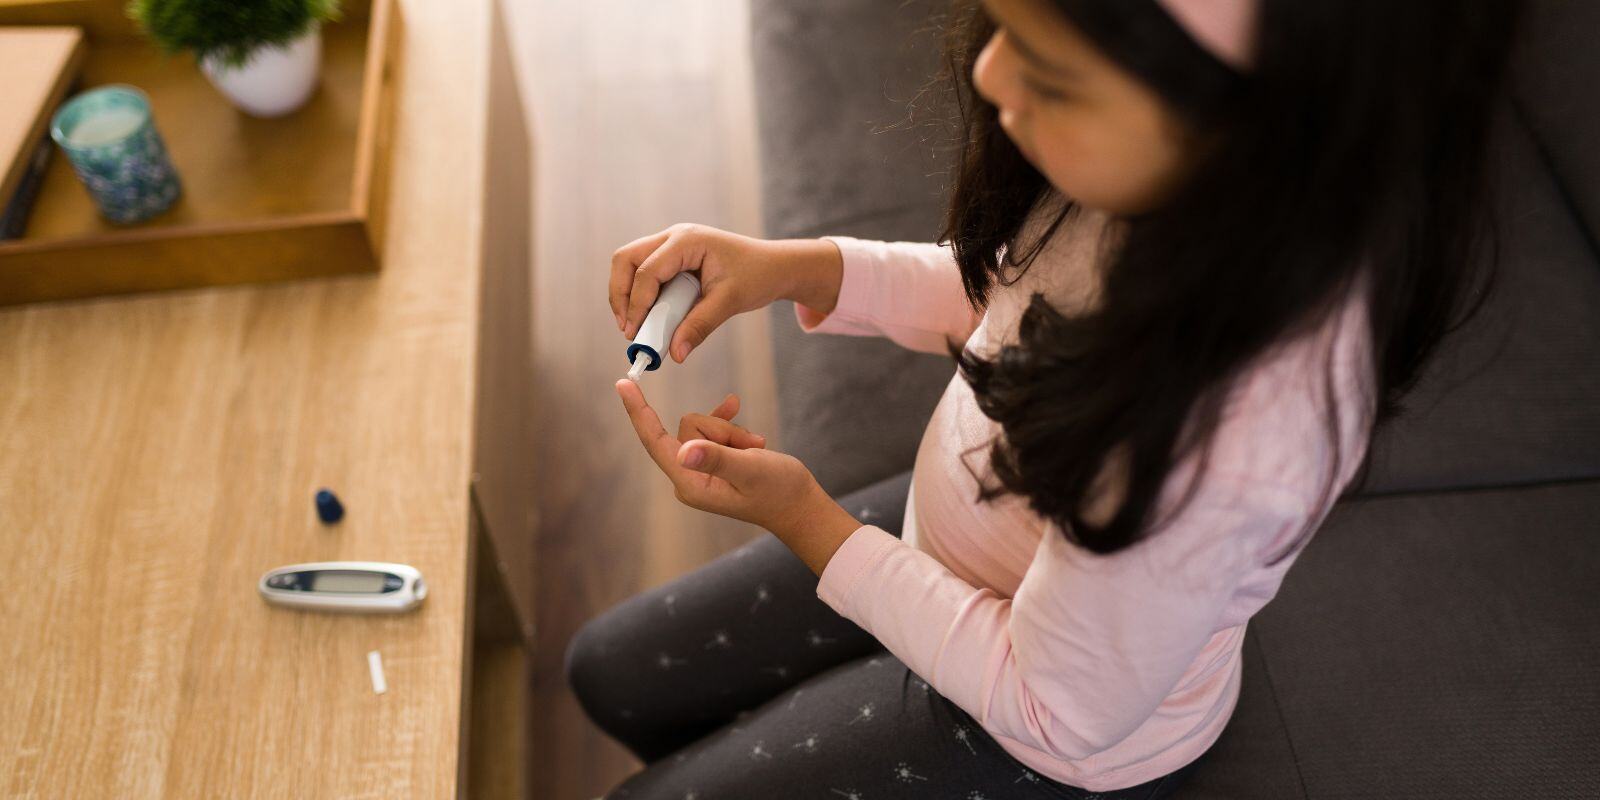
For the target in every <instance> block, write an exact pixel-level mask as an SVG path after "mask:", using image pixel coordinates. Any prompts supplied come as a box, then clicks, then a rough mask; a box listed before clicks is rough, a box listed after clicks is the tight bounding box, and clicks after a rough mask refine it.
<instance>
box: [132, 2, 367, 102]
mask: <svg viewBox="0 0 1600 800" xmlns="http://www.w3.org/2000/svg"><path fill="white" fill-rule="evenodd" d="M128 16H130V17H132V18H133V19H134V21H136V22H138V23H139V26H140V27H141V28H143V29H144V31H145V33H146V34H148V35H149V36H150V38H151V39H152V40H154V41H155V43H156V45H157V46H159V47H160V48H161V49H163V50H165V51H167V52H169V53H177V52H181V51H188V52H190V53H193V54H194V56H195V58H196V59H197V60H198V61H199V63H200V70H201V71H202V72H204V73H205V75H206V77H207V78H209V79H211V83H212V85H214V86H216V87H217V88H218V89H219V90H221V91H222V93H223V94H224V95H227V97H228V99H229V100H231V101H233V104H234V105H236V106H238V107H239V108H240V109H241V110H243V111H245V112H246V113H248V114H253V115H255V116H258V117H276V116H281V115H283V114H287V113H289V112H291V111H294V110H295V109H297V108H299V107H300V106H301V105H304V104H305V102H306V100H307V99H308V98H310V97H311V92H312V90H313V89H315V88H316V83H317V74H318V71H319V70H320V68H321V63H322V23H324V22H327V21H329V20H333V19H337V18H338V16H339V0H131V2H129V3H128Z"/></svg>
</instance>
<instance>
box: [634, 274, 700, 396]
mask: <svg viewBox="0 0 1600 800" xmlns="http://www.w3.org/2000/svg"><path fill="white" fill-rule="evenodd" d="M699 299H700V279H699V278H696V277H695V276H693V275H690V274H689V273H687V272H680V273H678V274H677V275H675V276H673V278H672V280H670V281H667V282H666V283H665V284H663V285H662V287H661V294H659V295H657V296H656V304H655V305H653V306H651V307H650V313H649V314H647V315H645V318H644V324H643V325H640V326H639V333H638V334H637V335H635V336H634V337H633V343H632V344H629V345H628V363H629V364H630V366H629V368H628V380H631V381H634V382H638V380H639V376H641V375H643V374H644V373H646V372H649V371H650V370H653V369H659V368H660V367H661V362H662V361H664V360H665V359H666V355H667V346H668V345H670V344H672V334H673V333H675V332H676V331H677V330H678V325H679V323H682V322H683V318H684V317H686V316H688V315H689V309H690V308H691V307H693V306H694V303H695V301H696V300H699Z"/></svg>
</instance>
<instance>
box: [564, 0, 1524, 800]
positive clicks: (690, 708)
mask: <svg viewBox="0 0 1600 800" xmlns="http://www.w3.org/2000/svg"><path fill="white" fill-rule="evenodd" d="M1515 16H1516V0H1485V1H1484V2H1479V3H1475V4H1471V7H1470V8H1469V7H1467V6H1463V5H1461V4H1459V3H1455V2H1451V1H1450V0H1408V1H1407V2H1404V3H1391V2H1387V0H984V2H983V3H981V5H978V6H976V7H974V8H972V9H970V13H967V14H965V15H964V16H963V17H962V18H961V20H960V23H959V24H958V25H956V26H955V28H954V31H955V37H956V38H955V40H954V49H953V52H952V55H953V58H952V59H951V65H952V72H953V75H952V77H953V79H954V81H955V85H956V91H955V93H954V96H955V99H956V101H957V102H958V107H959V108H960V110H961V115H962V122H963V126H964V129H965V138H966V140H965V146H964V148H963V149H962V151H961V155H960V159H959V163H958V165H957V169H956V173H955V184H954V187H953V193H952V198H951V204H950V210H949V214H948V217H947V219H946V223H945V227H944V231H943V234H942V236H941V242H942V243H941V244H919V243H906V242H896V243H885V242H873V241H863V240H858V239H852V238H846V237H827V238H824V239H821V240H808V241H760V240H755V239H750V238H746V237H742V236H736V235H732V234H729V233H725V232H722V231H717V230H712V229H708V228H704V227H700V226H694V225H678V226H674V227H672V228H669V229H667V230H665V231H662V232H660V233H657V234H655V235H653V236H648V237H645V238H643V239H640V240H638V241H636V242H633V243H631V244H629V245H627V246H625V247H623V248H622V249H620V250H618V251H617V253H616V255H615V257H614V259H613V263H612V271H611V280H610V297H609V300H610V305H611V309H612V312H613V314H614V315H615V317H616V320H617V325H618V327H619V328H620V329H621V330H622V333H623V334H624V335H625V336H628V337H631V336H632V335H633V334H634V332H635V330H636V329H637V327H638V326H639V324H640V323H641V321H642V320H643V318H644V315H645V314H646V312H647V311H648V310H649V308H650V305H651V303H652V302H653V300H654V299H655V297H656V295H657V292H658V291H659V288H660V286H661V284H663V283H664V282H666V281H667V280H670V279H671V278H672V276H674V275H675V274H677V273H678V272H680V271H685V270H695V271H698V273H699V275H700V278H701V281H702V283H703V286H704V288H703V296H702V299H701V300H700V302H699V303H698V305H697V306H696V307H695V308H694V310H693V311H692V312H691V314H690V316H689V317H688V318H687V319H686V320H685V322H684V323H683V325H682V326H681V327H680V329H679V330H678V332H677V334H676V336H675V337H674V341H673V342H672V345H671V348H670V355H671V357H672V358H673V359H675V360H677V361H680V362H681V361H682V360H683V359H684V358H685V357H687V356H688V355H689V353H690V352H691V351H692V350H693V348H694V347H696V346H697V345H699V344H700V343H701V342H703V341H704V340H705V338H706V337H707V336H708V335H709V334H711V332H713V331H714V330H715V329H716V328H717V327H718V326H719V325H720V324H721V323H722V322H724V321H726V320H727V319H728V318H729V317H730V316H732V315H734V314H737V313H740V312H743V311H747V310H751V309H755V308H760V307H762V306H765V305H767V304H768V303H771V302H773V301H775V300H778V299H789V300H793V301H795V303H796V304H797V305H796V311H797V316H798V318H799V324H800V325H801V327H802V328H804V329H805V330H807V331H812V332H825V333H838V334H851V335H878V336H887V337H889V338H890V339H892V340H894V341H896V342H898V343H900V344H901V345H903V346H905V347H908V348H911V349H914V350H921V351H927V352H935V353H950V354H951V355H953V356H954V357H955V359H956V362H957V364H958V366H959V370H958V374H957V375H956V376H955V377H954V378H953V379H952V380H951V382H950V384H949V387H948V388H947V390H946V391H945V393H944V396H943V398H942V399H941V400H940V402H939V405H938V407H937V409H936V410H935V412H934V414H933V418H932V419H931V420H930V421H929V423H928V427H927V431H926V433H925V434H924V437H923V440H922V445H921V448H920V450H919V451H918V453H917V456H916V461H915V465H914V468H913V469H912V470H911V472H910V473H909V476H908V477H907V478H903V479H898V480H891V481H887V482H885V483H882V484H878V485H876V486H873V487H869V488H868V489H866V490H863V492H860V493H857V494H855V495H852V496H850V497H847V498H844V499H843V500H842V501H840V502H835V501H834V500H833V499H831V498H829V497H828V496H827V495H826V494H825V493H824V492H823V491H822V490H821V489H820V488H819V487H818V485H817V483H816V481H815V480H814V479H813V478H812V476H811V473H810V472H808V471H807V469H806V468H805V466H804V465H802V464H801V463H800V462H799V461H797V460H796V459H794V458H792V457H790V456H786V455H783V454H780V453H776V452H771V451H768V450H766V449H765V448H764V444H765V441H764V439H763V438H762V437H760V436H758V435H756V434H754V433H751V432H749V431H746V430H744V429H742V428H740V427H739V426H737V425H735V424H734V423H733V422H732V420H733V418H734V416H735V414H736V413H737V411H738V401H737V398H735V397H732V396H730V397H729V398H728V400H726V401H725V402H724V403H723V404H722V405H720V406H719V407H718V408H716V409H715V410H713V411H712V412H711V413H710V414H705V415H701V414H689V415H687V416H685V417H683V418H682V420H681V422H680V424H679V427H678V430H677V431H676V435H674V434H673V433H672V432H669V431H668V430H666V429H665V428H664V427H663V426H662V424H661V421H660V420H659V419H658V417H657V415H656V413H655V412H654V411H653V410H652V409H651V408H650V407H649V406H648V405H647V404H646V402H645V398H644V396H643V394H642V393H641V391H640V389H639V387H638V386H637V385H635V384H633V383H630V382H628V381H622V382H619V383H618V384H617V390H618V393H619V394H620V395H621V397H622V402H623V405H624V407H625V408H626V411H627V413H628V415H629V417H630V418H631V420H632V423H633V425H634V427H635V429H636V430H637V431H638V434H639V438H640V441H641V442H642V443H643V445H644V447H645V450H646V451H647V452H648V453H649V455H650V457H651V458H652V459H654V461H655V463H656V464H657V465H658V466H659V467H660V468H661V470H662V471H663V472H664V473H665V474H666V476H667V477H668V478H669V479H670V480H671V481H672V484H673V486H674V487H675V488H676V490H677V496H678V498H679V499H680V500H681V501H682V502H684V503H686V504H688V505H690V506H693V507H695V508H699V509H704V510H707V511H711V512H714V513H718V514H723V515H727V516H730V517H735V518H738V519H741V520H745V521H748V522H752V523H754V524H756V525H759V526H761V527H763V528H765V529H766V530H768V531H770V532H771V533H772V534H773V537H770V538H763V539H762V540H760V541H757V542H754V543H752V544H750V545H747V546H746V547H744V548H742V549H740V550H737V551H735V552H733V553H731V554H729V555H727V556H724V557H723V558H721V559H719V560H717V561H715V562H714V563H712V564H710V565H708V566H706V567H704V568H702V569H700V570H699V571H697V572H695V573H693V574H691V575H688V576H686V577H684V578H681V579H679V580H677V581H675V582H674V583H672V584H669V585H667V586H665V587H662V588H660V589H657V590H655V591H652V592H649V593H646V594H644V595H641V596H639V597H636V598H634V599H632V600H630V601H628V602H626V603H624V604H622V605H621V606H619V607H618V608H616V609H613V610H612V611H610V612H608V613H606V614H605V615H603V616H602V617H600V618H599V619H597V620H595V621H593V622H591V623H590V624H589V625H588V626H586V627H585V629H584V630H583V631H582V632H580V634H579V635H578V636H577V638H576V639H575V640H574V642H573V644H572V649H571V650H570V651H569V653H568V667H569V677H570V680H571V681H572V684H573V687H574V689H575V691H576V693H577V695H578V697H579V699H580V701H581V702H582V703H583V705H584V706H585V708H586V709H587V710H588V712H589V714H590V715H591V716H592V717H593V719H594V721H595V722H596V723H597V724H598V725H600V726H601V727H602V728H604V729H605V730H606V731H608V732H609V733H611V734H612V735H613V736H615V737H616V738H617V739H619V740H620V741H622V742H623V743H624V744H626V745H627V746H628V747H629V748H631V749H632V750H633V751H634V752H635V753H636V754H637V755H638V756H639V757H640V758H641V759H643V760H644V761H645V762H647V764H648V766H647V767H646V768H645V769H644V770H643V771H642V772H640V773H639V774H637V775H635V776H634V777H633V778H631V779H630V780H628V781H627V782H626V783H624V784H623V785H622V786H620V787H618V788H617V789H616V790H615V791H614V792H613V793H612V794H611V795H610V796H611V797H615V798H685V797H699V798H707V799H709V798H724V797H731V798H789V797H795V798H800V797H807V798H821V797H843V798H864V799H865V800H880V798H886V797H950V798H1013V797H1016V798H1033V797H1084V796H1086V794H1085V793H1086V792H1093V793H1096V794H1095V795H1094V796H1097V797H1103V798H1113V797H1115V798H1154V797H1163V796H1166V795H1168V794H1169V793H1171V792H1172V791H1173V790H1174V789H1175V787H1176V786H1177V785H1178V784H1179V783H1180V782H1181V781H1182V780H1183V778H1184V777H1185V776H1186V775H1187V774H1188V773H1189V771H1190V770H1192V769H1193V768H1194V767H1195V766H1196V765H1197V764H1198V763H1199V761H1198V759H1200V758H1201V756H1202V755H1203V754H1204V753H1205V752H1206V751H1207V750H1208V748H1210V746H1211V745H1212V744H1213V743H1214V742H1215V741H1216V740H1217V738H1218V736H1219V735H1221V733H1222V731H1223V729H1224V727H1225V726H1226V725H1227V723H1228V720H1229V717H1230V714H1231V713H1232V711H1233V707H1234V703H1235V702H1236V700H1237V698H1238V695H1239V686H1240V680H1241V668H1240V664H1241V655H1240V648H1241V644H1242V642H1243V639H1244V633H1245V627H1246V623H1247V622H1248V621H1249V620H1250V618H1251V616H1253V615H1254V614H1255V613H1256V612H1257V611H1259V610H1260V609H1261V608H1262V607H1263V606H1264V605H1265V604H1266V603H1267V602H1268V601H1270V600H1271V599H1272V597H1273V595H1274V594H1275V593H1276V591H1277V589H1278V586H1279V585H1280V583H1281V581H1282V580H1283V578H1284V574H1285V572H1286V571H1287V570H1288V569H1289V567H1290V565H1291V564H1293V563H1294V560H1295V558H1296V556H1297V555H1298V554H1299V552H1300V551H1301V549H1302V548H1303V547H1304V545H1305V543H1306V542H1307V540H1308V539H1309V537H1310V536H1311V535H1312V533H1313V532H1315V530H1316V529H1317V527H1318V525H1319V524H1320V523H1321V521H1322V520H1323V518H1324V517H1325V515H1326V514H1327V513H1328V511H1329V509H1330V507H1331V506H1332V504H1333V503H1334V501H1335V500H1336V499H1337V498H1338V497H1339V495H1340V494H1341V493H1342V492H1343V491H1344V490H1345V489H1347V488H1348V487H1349V486H1351V485H1352V484H1353V483H1354V482H1355V480H1356V476H1357V473H1358V472H1359V469H1358V467H1359V465H1360V464H1361V463H1362V462H1363V459H1364V456H1365V452H1366V448H1367V443H1368V441H1369V439H1370V437H1371V435H1372V431H1373V429H1374V427H1375V426H1377V425H1379V424H1381V423H1383V422H1385V421H1386V420H1387V419H1388V418H1390V417H1392V416H1393V415H1394V414H1395V413H1397V412H1398V410H1399V405H1398V399H1399V398H1400V397H1401V396H1402V395H1403V393H1404V392H1405V390H1406V389H1408V388H1409V386H1410V385H1411V383H1412V382H1413V380H1414V377H1415V376H1416V375H1417V372H1418V370H1419V368H1420V367H1421V366H1422V365H1423V363H1425V361H1426V359H1427V357H1428V356H1429V354H1430V353H1431V352H1432V351H1433V349H1434V346H1435V344H1436V343H1437V342H1438V340H1439V338H1440V337H1441V336H1442V335H1443V334H1444V333H1445V332H1446V331H1447V330H1448V329H1449V328H1450V327H1451V325H1452V324H1455V323H1457V322H1458V321H1459V320H1460V319H1461V318H1462V317H1463V316H1464V313H1463V312H1466V313H1470V311H1467V309H1468V308H1469V303H1468V302H1467V301H1468V300H1469V299H1470V298H1471V297H1472V295H1473V294H1478V295H1479V296H1480V297H1481V292H1480V291H1478V288H1479V285H1480V284H1479V283H1478V281H1477V278H1479V277H1481V276H1483V275H1487V274H1488V273H1487V272H1486V271H1483V270H1482V269H1481V268H1482V267H1485V266H1487V265H1488V264H1489V262H1488V260H1487V259H1485V258H1483V257H1482V256H1483V251H1485V250H1486V248H1483V247H1482V241H1481V239H1482V238H1483V237H1482V236H1481V235H1480V232H1481V231H1482V230H1483V229H1484V225H1485V220H1486V216H1485V214H1484V212H1483V208H1484V202H1485V195H1486V190H1485V186H1484V184H1485V176H1484V172H1485V170H1484V166H1483V164H1484V161H1485V158H1486V151H1487V148H1486V145H1485V142H1486V139H1487V137H1488V129H1489V120H1490V117H1491V110H1492V108H1493V106H1494V103H1495V100H1496V98H1497V94H1496V89H1497V86H1498V83H1499V80H1500V75H1501V72H1502V68H1503V62H1504V60H1505V51H1506V50H1507V47H1508V43H1509V38H1510V35H1511V34H1510V31H1511V29H1512V27H1513V25H1512V23H1513V21H1514V18H1515ZM886 509H895V512H894V513H893V514H885V513H884V512H885V510H886ZM901 509H903V516H902V514H901V513H900V510H901ZM869 511H870V512H874V513H873V515H872V516H870V518H869V516H868V512H869ZM1351 579H1352V581H1356V580H1359V576H1351ZM1351 590H1352V591H1359V586H1357V585H1352V587H1351Z"/></svg>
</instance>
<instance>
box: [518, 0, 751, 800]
mask: <svg viewBox="0 0 1600 800" xmlns="http://www.w3.org/2000/svg"><path fill="white" fill-rule="evenodd" d="M745 13H746V12H745V4H744V3H742V2H733V1H732V0H651V2H646V3H642V2H638V1H637V0H584V2H581V3H578V2H570V0H522V2H512V3H507V15H508V23H509V25H510V33H511V39H512V43H513V50H514V55H515V56H516V59H517V67H518V73H519V80H520V82H521V86H522V90H523V92H524V95H525V105H526V106H527V108H528V113H529V115H530V117H531V120H530V121H531V124H532V128H531V130H532V131H533V137H534V153H535V176H534V183H535V190H534V191H535V198H536V200H535V211H534V221H533V224H534V226H535V227H534V258H535V262H534V272H535V281H534V283H535V286H534V302H533V307H534V314H535V315H536V319H535V331H536V332H535V342H534V347H535V354H536V363H537V366H538V374H537V377H536V381H537V384H538V387H539V388H538V408H537V409H536V410H535V413H536V414H537V415H538V419H539V422H538V430H539V431H540V432H541V434H540V437H539V445H538V460H539V464H540V467H541V474H540V478H539V505H540V512H539V522H538V530H539V541H538V544H537V552H538V559H537V561H538V574H537V576H536V582H537V597H538V600H537V603H538V615H537V616H538V635H537V641H536V652H535V653H534V654H533V658H534V662H535V665H534V673H535V674H534V682H533V686H532V689H531V692H530V702H531V704H532V707H531V708H530V710H529V713H530V715H531V717H532V718H533V729H532V731H531V734H530V735H531V737H532V740H531V741H532V750H533V752H534V754H535V755H534V757H533V758H534V761H533V763H532V764H531V765H530V769H529V780H530V782H531V784H532V788H533V796H534V797H536V798H562V799H563V800H565V799H566V798H591V797H596V796H598V795H600V794H601V793H603V792H604V791H606V790H607V789H609V788H610V787H611V786H613V785H614V784H615V783H616V782H617V781H618V780H620V779H621V778H622V777H624V776H625V775H627V774H628V773H630V772H631V771H633V770H634V769H636V768H637V764H636V763H635V762H634V761H633V760H632V759H631V758H630V757H629V756H628V755H627V754H626V752H624V751H623V750H622V749H621V748H619V747H618V746H616V745H614V744H612V743H611V742H610V741H608V740H606V739H605V738H604V737H603V736H601V735H600V734H599V733H598V732H597V731H596V730H595V729H594V728H592V727H591V726H590V725H589V724H588V721H587V720H586V719H585V718H584V716H583V714H582V712H581V711H580V710H579V709H578V708H577V706H576V704H575V702H574V701H573V699H572V696H571V694H570V693H569V692H568V691H567V689H566V685H565V683H564V681H563V678H562V674H561V660H562V653H563V651H564V649H565V647H566V642H567V640H568V638H569V637H570V636H571V635H572V633H573V631H575V630H576V629H577V628H578V626H580V625H581V624H582V623H583V621H584V620H586V619H588V618H589V617H590V616H591V615H593V614H595V613H596V612H598V611H600V610H603V609H605V608H606V607H608V606H610V605H612V604H613V603H616V602H617V601H619V600H621V599H623V598H624V597H627V596H628V595H630V594H633V593H634V592H637V591H639V590H641V589H644V588H646V587H649V586H653V585H656V584H659V583H662V582H664V581H666V580H669V579H670V578H672V577H674V576H676V575H678V574H680V573H682V572H684V571H686V570H689V569H692V568H693V567H695V566H697V565H699V564H701V563H704V562H705V561H707V560H709V559H711V558H712V557H713V556H715V555H716V554H718V553H721V552H723V551H725V550H727V549H729V548H731V547H733V546H735V545H737V544H739V543H740V542H743V541H745V540H747V539H749V538H750V537H751V536H753V535H755V533H756V531H755V530H754V529H753V528H750V527H748V526H745V525H742V524H740V523H735V522H732V521H729V520H726V519H722V518H717V517H712V516H709V515H706V514H703V513H701V512H698V511H693V510H690V509H686V508H683V507H681V506H679V505H677V504H676V502H675V501H674V500H673V497H672V492H671V487H670V486H669V485H668V484H667V482H666V480H665V479H664V478H663V477H661V475H660V473H659V472H657V471H656V469H655V468H654V466H653V465H652V464H651V463H650V462H649V461H648V460H647V458H646V457H645V455H644V452H643V451H642V450H641V449H640V447H639V444H638V440H637V439H636V438H635V437H634V435H633V433H632V429H631V428H630V427H629V426H628V424H627V419H626V417H624V415H623V414H622V410H621V405H620V403H619V401H618V400H617V397H616V394H615V392H614V390H613V389H612V383H613V382H614V381H616V379H617V378H619V377H621V375H622V373H623V371H624V370H625V368H626V366H627V363H626V359H625V357H624V355H623V348H624V346H625V344H626V342H625V341H624V340H623V339H622V337H621V334H619V333H618V332H617V330H616V328H615V325H614V324H613V321H612V318H611V314H610V312H609V311H608V309H607V307H606V304H605V286H606V270H607V267H608V265H609V257H610V254H611V252H612V251H613V250H615V249H616V248H617V247H619V246H620V245H622V244H624V243H626V242H628V241H630V240H632V239H634V238H637V237H639V236H643V235H645V234H648V233H653V232H655V231H657V230H659V229H661V228H664V227H666V226H668V225H671V224H672V223H675V222H682V221H693V222H701V223H705V224H709V225H714V226H717V227H722V228H727V229H731V230H735V231H738V232H741V233H749V234H759V233H760V231H759V219H760V214H759V207H758V205H757V191H756V190H757V172H756V156H755V141H754V121H753V119H752V108H751V106H752V102H751V96H750V87H749V57H748V54H747V52H746V39H747V35H746V20H745ZM643 385H644V387H645V394H646V396H647V397H648V398H649V399H650V401H651V403H652V404H653V405H655V406H656V408H657V410H658V411H660V412H661V416H662V418H663V420H666V421H667V422H668V426H669V427H675V425H676V419H677V416H678V415H680V414H682V413H684V412H686V411H690V410H698V411H705V410H707V409H709V408H711V407H712V406H713V405H714V404H715V403H716V402H717V401H718V400H720V399H721V397H722V396H723V395H724V394H725V393H727V392H730V391H731V392H737V393H738V394H739V395H740V396H741V397H742V398H743V400H744V403H745V404H744V408H745V410H744V411H743V413H742V414H741V415H740V418H741V421H742V422H744V423H745V424H746V425H747V426H749V427H751V428H753V429H754V430H757V431H761V432H764V433H768V434H772V433H775V431H774V430H773V427H774V425H773V420H774V407H773V406H774V390H773V384H772V370H771V358H770V355H769V352H768V345H767V336H766V320H765V317H764V316H762V315H747V316H745V317H742V318H739V319H736V320H735V321H734V322H733V323H732V325H731V326H730V327H726V328H724V329H723V330H721V331H719V332H718V333H717V334H716V335H714V336H713V337H712V339H711V340H710V341H709V342H708V343H707V344H706V345H705V346H703V347H702V348H701V349H699V350H697V351H696V352H695V353H694V354H693V355H692V356H691V357H690V359H689V363H688V364H685V365H682V366H678V365H673V364H670V363H669V364H668V365H667V366H665V367H663V368H662V370H660V371H658V372H654V373H650V374H649V375H648V376H647V377H646V378H645V380H644V383H643ZM777 444H778V446H781V443H777Z"/></svg>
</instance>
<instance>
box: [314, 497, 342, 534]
mask: <svg viewBox="0 0 1600 800" xmlns="http://www.w3.org/2000/svg"><path fill="white" fill-rule="evenodd" d="M317 517H318V518H319V519H321V520H322V521H323V522H325V523H327V524H329V525H332V524H333V523H335V522H338V521H339V520H341V519H344V505H343V504H342V503H340V502H339V498H338V496H336V495H335V494H334V493H333V492H331V491H329V490H327V489H319V490H317Z"/></svg>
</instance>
